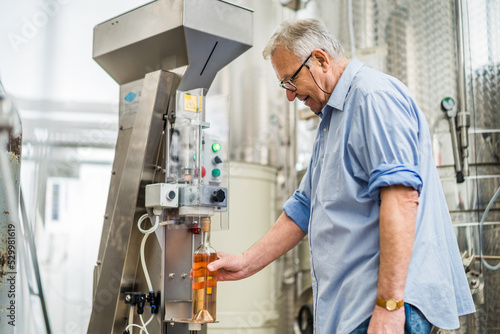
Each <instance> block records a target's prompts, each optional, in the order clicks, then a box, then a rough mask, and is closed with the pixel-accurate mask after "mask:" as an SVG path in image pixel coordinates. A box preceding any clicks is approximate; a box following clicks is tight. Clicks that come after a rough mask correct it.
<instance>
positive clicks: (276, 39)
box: [262, 19, 344, 60]
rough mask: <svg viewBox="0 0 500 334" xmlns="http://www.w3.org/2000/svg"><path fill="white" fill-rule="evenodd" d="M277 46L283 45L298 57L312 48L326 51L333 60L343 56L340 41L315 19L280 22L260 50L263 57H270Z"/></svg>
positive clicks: (301, 56)
mask: <svg viewBox="0 0 500 334" xmlns="http://www.w3.org/2000/svg"><path fill="white" fill-rule="evenodd" d="M278 47H284V48H285V49H286V50H287V51H289V52H292V53H293V54H294V55H295V56H297V58H299V59H306V58H307V57H308V56H309V55H310V54H311V52H312V51H313V50H314V49H322V50H324V51H326V52H327V53H328V54H329V55H330V57H332V58H333V59H334V60H340V59H341V58H342V57H343V56H344V48H343V47H342V45H341V44H340V42H339V41H338V40H337V39H336V38H335V37H333V35H332V34H331V33H330V32H329V31H328V29H327V28H326V26H325V25H324V24H323V23H322V22H321V21H319V20H316V19H303V20H295V21H293V20H288V21H284V22H282V23H281V24H280V26H279V27H278V29H277V30H276V31H275V32H274V34H273V35H272V36H271V38H270V39H269V41H268V42H267V44H266V47H265V48H264V50H263V51H262V55H263V56H264V59H266V60H268V59H269V58H270V57H272V55H273V53H274V51H276V49H277V48H278Z"/></svg>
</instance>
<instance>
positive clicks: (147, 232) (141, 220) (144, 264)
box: [137, 213, 160, 291]
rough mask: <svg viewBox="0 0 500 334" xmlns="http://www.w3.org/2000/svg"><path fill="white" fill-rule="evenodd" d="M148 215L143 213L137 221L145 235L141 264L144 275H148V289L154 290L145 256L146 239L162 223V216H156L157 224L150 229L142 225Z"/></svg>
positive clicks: (142, 243)
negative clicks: (145, 228)
mask: <svg viewBox="0 0 500 334" xmlns="http://www.w3.org/2000/svg"><path fill="white" fill-rule="evenodd" d="M148 217H149V215H148V214H147V213H146V214H144V215H142V216H141V218H139V220H138V221H137V227H138V228H139V231H141V232H142V233H144V237H143V238H142V242H141V265H142V271H143V272H144V276H145V277H146V284H147V285H148V291H154V290H153V284H151V278H150V277H149V272H148V268H147V266H146V259H145V256H144V249H145V247H146V241H147V240H148V237H149V235H150V234H151V233H153V232H154V231H156V229H157V228H158V226H159V225H160V216H155V224H154V225H153V227H151V228H150V229H149V230H144V229H143V228H142V227H141V223H142V222H143V221H144V220H145V219H146V218H148Z"/></svg>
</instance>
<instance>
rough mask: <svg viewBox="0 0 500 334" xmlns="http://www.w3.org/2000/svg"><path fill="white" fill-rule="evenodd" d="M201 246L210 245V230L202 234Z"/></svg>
mask: <svg viewBox="0 0 500 334" xmlns="http://www.w3.org/2000/svg"><path fill="white" fill-rule="evenodd" d="M201 244H202V245H203V246H208V245H210V230H208V231H202V232H201Z"/></svg>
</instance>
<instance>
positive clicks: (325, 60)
mask: <svg viewBox="0 0 500 334" xmlns="http://www.w3.org/2000/svg"><path fill="white" fill-rule="evenodd" d="M311 58H312V59H313V62H316V63H317V64H318V65H319V66H320V67H321V68H322V69H323V72H327V71H328V69H329V68H330V65H331V60H330V57H329V56H328V53H326V52H325V51H324V50H322V49H314V50H313V52H312V57H311Z"/></svg>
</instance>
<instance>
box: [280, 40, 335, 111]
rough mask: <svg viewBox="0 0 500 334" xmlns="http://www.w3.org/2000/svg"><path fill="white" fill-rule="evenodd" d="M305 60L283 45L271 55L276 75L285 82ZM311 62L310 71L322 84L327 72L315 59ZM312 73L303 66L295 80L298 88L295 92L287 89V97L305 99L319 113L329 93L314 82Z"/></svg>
mask: <svg viewBox="0 0 500 334" xmlns="http://www.w3.org/2000/svg"><path fill="white" fill-rule="evenodd" d="M311 59H313V58H311ZM304 60H305V59H298V58H297V57H296V56H295V55H294V54H293V53H291V52H289V51H287V50H286V49H285V48H282V47H278V48H277V49H276V50H275V51H274V53H273V55H272V56H271V64H272V65H273V68H274V71H275V72H276V76H277V77H278V80H280V81H283V82H285V81H287V80H290V77H291V76H292V75H293V74H294V73H295V72H296V71H297V69H298V68H299V67H300V65H302V62H303V61H304ZM311 63H312V65H310V71H311V73H312V74H313V75H314V78H315V79H316V81H317V82H318V84H320V85H321V84H322V83H324V82H325V75H326V74H325V72H324V71H322V70H321V67H320V66H319V65H317V63H315V61H314V59H313V61H312V62H311ZM311 73H310V72H309V69H307V67H306V66H303V67H302V69H301V70H300V72H299V73H298V74H297V76H296V77H295V79H294V80H293V84H294V85H295V86H296V87H297V90H296V91H295V92H292V91H290V90H286V97H287V99H288V101H290V102H291V101H293V100H294V99H295V98H297V99H299V100H301V101H303V102H304V104H305V105H306V106H308V107H309V108H310V109H311V110H312V111H313V112H315V113H318V112H320V111H321V110H322V109H323V108H324V107H325V105H326V103H327V102H328V99H329V95H327V94H325V93H323V92H322V91H321V90H320V89H319V88H318V86H317V85H316V84H315V83H314V80H313V78H312V76H311Z"/></svg>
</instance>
